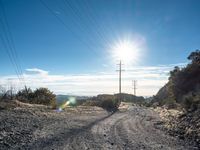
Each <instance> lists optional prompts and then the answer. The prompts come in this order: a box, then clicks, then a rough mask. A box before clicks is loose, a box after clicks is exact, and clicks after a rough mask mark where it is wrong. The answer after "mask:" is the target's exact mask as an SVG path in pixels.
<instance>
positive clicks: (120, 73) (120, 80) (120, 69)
mask: <svg viewBox="0 0 200 150" xmlns="http://www.w3.org/2000/svg"><path fill="white" fill-rule="evenodd" d="M118 65H119V70H117V71H119V99H120V101H121V93H122V71H125V70H122V65H123V64H122V61H121V60H120V61H119V64H118Z"/></svg>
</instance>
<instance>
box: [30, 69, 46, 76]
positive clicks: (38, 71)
mask: <svg viewBox="0 0 200 150" xmlns="http://www.w3.org/2000/svg"><path fill="white" fill-rule="evenodd" d="M26 71H27V72H29V73H36V74H41V75H47V74H48V71H45V70H42V69H38V68H31V69H26Z"/></svg>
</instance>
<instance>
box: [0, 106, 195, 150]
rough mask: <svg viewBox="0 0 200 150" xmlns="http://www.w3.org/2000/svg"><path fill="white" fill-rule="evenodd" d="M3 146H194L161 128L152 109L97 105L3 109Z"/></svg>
mask: <svg viewBox="0 0 200 150" xmlns="http://www.w3.org/2000/svg"><path fill="white" fill-rule="evenodd" d="M0 121H1V122H0V149H46V150H49V149H66V150H74V149H75V150H76V149H77V150H81V149H82V150H85V149H86V150H87V149H88V150H89V149H113V150H117V149H119V150H120V149H124V150H129V149H130V150H138V149H141V150H142V149H145V150H146V149H147V150H151V149H152V150H160V149H163V150H176V149H177V150H187V149H195V148H193V147H191V146H188V145H187V143H185V142H184V141H181V140H179V139H178V138H176V137H172V136H170V135H168V134H167V133H166V132H165V131H163V130H161V127H162V122H161V121H160V118H159V116H158V114H157V113H156V112H154V111H153V110H151V109H148V108H144V107H140V106H131V105H129V106H128V108H126V109H120V111H119V112H116V113H108V112H106V111H104V110H103V109H101V108H98V107H78V108H69V109H68V110H65V111H63V112H56V111H53V110H49V109H47V108H41V107H37V108H35V107H24V108H20V107H19V108H15V109H13V110H9V111H8V110H1V111H0Z"/></svg>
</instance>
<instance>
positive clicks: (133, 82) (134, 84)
mask: <svg viewBox="0 0 200 150" xmlns="http://www.w3.org/2000/svg"><path fill="white" fill-rule="evenodd" d="M136 83H137V81H136V80H133V81H132V85H133V90H134V95H135V96H136V89H137V87H136Z"/></svg>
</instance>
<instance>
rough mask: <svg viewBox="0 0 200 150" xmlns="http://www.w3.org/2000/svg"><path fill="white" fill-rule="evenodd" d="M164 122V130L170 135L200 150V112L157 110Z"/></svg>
mask: <svg viewBox="0 0 200 150" xmlns="http://www.w3.org/2000/svg"><path fill="white" fill-rule="evenodd" d="M154 110H155V111H156V112H158V113H159V115H160V117H161V118H162V120H163V121H164V129H165V131H167V132H168V133H169V134H170V135H172V136H176V137H178V138H180V139H183V140H185V141H187V143H190V144H191V145H196V146H195V147H197V148H198V149H200V115H199V114H200V111H198V110H197V111H193V112H187V113H186V112H183V111H180V110H174V109H170V110H167V109H164V108H159V107H158V108H156V109H154Z"/></svg>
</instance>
